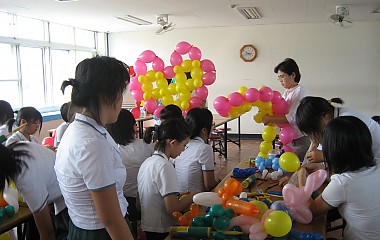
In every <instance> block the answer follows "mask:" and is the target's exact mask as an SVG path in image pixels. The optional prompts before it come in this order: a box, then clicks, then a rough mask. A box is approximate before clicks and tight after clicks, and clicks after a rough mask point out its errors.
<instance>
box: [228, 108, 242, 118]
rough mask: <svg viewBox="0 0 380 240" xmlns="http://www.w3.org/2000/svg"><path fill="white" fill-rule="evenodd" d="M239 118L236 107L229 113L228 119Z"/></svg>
mask: <svg viewBox="0 0 380 240" xmlns="http://www.w3.org/2000/svg"><path fill="white" fill-rule="evenodd" d="M238 116H239V113H238V110H237V109H236V107H231V110H230V112H229V113H228V117H230V118H237V117H238Z"/></svg>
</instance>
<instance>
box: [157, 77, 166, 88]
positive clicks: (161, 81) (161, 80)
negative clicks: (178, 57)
mask: <svg viewBox="0 0 380 240" xmlns="http://www.w3.org/2000/svg"><path fill="white" fill-rule="evenodd" d="M156 85H157V87H158V88H164V87H167V86H168V81H167V80H166V78H159V79H157V81H156Z"/></svg>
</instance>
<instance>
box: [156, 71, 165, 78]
mask: <svg viewBox="0 0 380 240" xmlns="http://www.w3.org/2000/svg"><path fill="white" fill-rule="evenodd" d="M156 78H157V79H159V78H164V74H163V73H162V72H156Z"/></svg>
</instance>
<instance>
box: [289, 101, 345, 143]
mask: <svg viewBox="0 0 380 240" xmlns="http://www.w3.org/2000/svg"><path fill="white" fill-rule="evenodd" d="M330 102H331V103H338V104H343V103H344V102H343V100H342V99H340V98H332V99H331V100H329V101H328V100H326V99H324V98H321V97H312V96H308V97H304V98H303V99H301V102H300V105H299V106H298V108H297V112H296V123H297V126H298V128H299V129H300V131H301V132H303V133H305V134H306V135H308V136H309V137H310V136H311V137H315V138H317V139H319V140H321V139H322V136H323V128H324V126H322V119H323V117H324V116H325V115H326V114H328V115H330V116H331V117H333V115H334V109H335V107H334V106H333V105H331V103H330Z"/></svg>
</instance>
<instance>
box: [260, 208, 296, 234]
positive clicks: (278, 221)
mask: <svg viewBox="0 0 380 240" xmlns="http://www.w3.org/2000/svg"><path fill="white" fill-rule="evenodd" d="M264 228H265V231H266V232H267V233H268V234H269V235H271V236H273V237H282V236H285V235H286V234H288V233H289V232H290V229H291V228H292V220H291V219H290V216H289V215H288V214H287V213H286V212H283V211H273V212H271V213H269V215H268V216H267V218H266V219H265V221H264Z"/></svg>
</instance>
